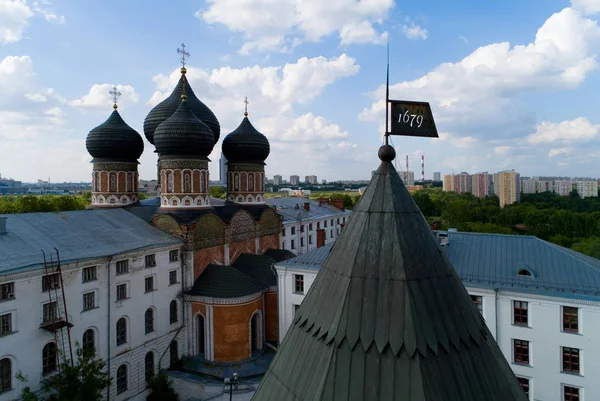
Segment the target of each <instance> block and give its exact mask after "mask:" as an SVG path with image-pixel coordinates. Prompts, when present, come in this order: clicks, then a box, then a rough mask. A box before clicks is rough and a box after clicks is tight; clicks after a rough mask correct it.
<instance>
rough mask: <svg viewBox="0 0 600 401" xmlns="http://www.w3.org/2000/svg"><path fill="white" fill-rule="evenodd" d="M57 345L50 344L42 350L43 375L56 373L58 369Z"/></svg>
mask: <svg viewBox="0 0 600 401" xmlns="http://www.w3.org/2000/svg"><path fill="white" fill-rule="evenodd" d="M56 357H57V352H56V344H55V343H53V342H52V343H48V344H46V346H45V347H44V349H43V350H42V374H43V375H47V374H50V373H52V372H55V371H56V368H57V363H56V362H57V360H56V359H57V358H56Z"/></svg>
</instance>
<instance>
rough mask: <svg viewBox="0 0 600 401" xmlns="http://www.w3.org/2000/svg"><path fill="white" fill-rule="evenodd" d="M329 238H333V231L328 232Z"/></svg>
mask: <svg viewBox="0 0 600 401" xmlns="http://www.w3.org/2000/svg"><path fill="white" fill-rule="evenodd" d="M329 238H333V230H329Z"/></svg>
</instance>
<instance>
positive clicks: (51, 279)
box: [42, 273, 60, 291]
mask: <svg viewBox="0 0 600 401" xmlns="http://www.w3.org/2000/svg"><path fill="white" fill-rule="evenodd" d="M54 288H60V277H58V273H53V274H47V275H45V276H43V277H42V291H48V290H50V289H54Z"/></svg>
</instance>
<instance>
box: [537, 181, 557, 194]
mask: <svg viewBox="0 0 600 401" xmlns="http://www.w3.org/2000/svg"><path fill="white" fill-rule="evenodd" d="M535 190H536V191H537V193H542V192H552V191H553V190H554V182H553V181H548V180H538V181H537V182H536V184H535Z"/></svg>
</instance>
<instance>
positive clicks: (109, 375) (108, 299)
mask: <svg viewBox="0 0 600 401" xmlns="http://www.w3.org/2000/svg"><path fill="white" fill-rule="evenodd" d="M112 258H113V255H110V256H109V257H107V258H106V266H107V268H106V277H107V279H106V283H107V284H106V285H107V289H108V291H107V293H108V294H107V297H106V299H107V305H108V322H107V324H106V325H107V330H106V340H107V341H106V350H107V351H106V368H107V369H108V377H112V375H111V374H110V331H111V325H110V307H111V305H110V292H111V291H110V262H111V260H112ZM111 383H112V380H111ZM110 385H111V384H109V385H108V388H107V391H106V400H107V401H108V400H110Z"/></svg>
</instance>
